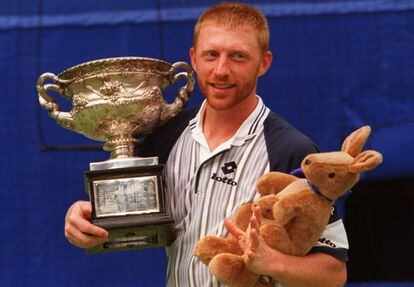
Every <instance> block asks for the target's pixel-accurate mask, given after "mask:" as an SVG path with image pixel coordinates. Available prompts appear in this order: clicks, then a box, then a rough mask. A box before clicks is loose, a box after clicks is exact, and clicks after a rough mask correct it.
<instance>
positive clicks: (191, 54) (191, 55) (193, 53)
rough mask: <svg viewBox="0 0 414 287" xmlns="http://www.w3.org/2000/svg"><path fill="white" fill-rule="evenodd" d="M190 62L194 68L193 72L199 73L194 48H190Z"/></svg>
mask: <svg viewBox="0 0 414 287" xmlns="http://www.w3.org/2000/svg"><path fill="white" fill-rule="evenodd" d="M190 60H191V66H193V70H194V71H195V72H196V73H197V64H196V50H195V48H194V47H191V48H190Z"/></svg>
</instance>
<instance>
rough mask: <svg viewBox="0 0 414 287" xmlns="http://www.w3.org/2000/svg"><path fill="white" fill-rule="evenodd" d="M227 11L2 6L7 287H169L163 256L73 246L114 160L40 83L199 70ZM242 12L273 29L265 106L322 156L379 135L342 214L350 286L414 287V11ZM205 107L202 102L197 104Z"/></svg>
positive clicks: (311, 5)
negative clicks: (213, 17)
mask: <svg viewBox="0 0 414 287" xmlns="http://www.w3.org/2000/svg"><path fill="white" fill-rule="evenodd" d="M217 2H218V1H209V0H192V1H190V0H157V1H144V0H135V1H131V0H72V1H60V0H30V1H29V0H23V1H14V0H1V1H0V99H1V104H0V122H1V123H2V125H1V127H0V138H1V153H0V162H1V167H0V212H1V216H0V238H1V243H0V286H68V287H69V286H76V287H80V286H100V287H106V286H125V287H127V286H165V276H166V274H165V270H166V262H167V259H166V255H165V252H164V250H163V249H151V250H138V251H128V252H119V253H111V254H99V255H87V254H86V253H85V252H84V251H83V250H81V249H77V248H75V247H73V246H71V245H70V244H69V243H68V242H67V241H66V239H65V237H64V234H63V226H64V215H65V213H66V210H67V208H68V207H69V206H70V204H72V203H73V202H74V201H75V200H79V199H87V196H86V194H85V192H84V187H83V171H85V170H87V169H88V165H89V162H96V161H101V160H105V159H107V158H108V154H107V153H106V152H103V151H101V150H100V145H99V143H96V142H93V141H91V140H89V139H86V138H84V137H83V136H81V135H79V134H76V133H74V132H71V131H67V130H64V129H63V128H61V127H60V126H58V125H57V124H56V123H55V122H54V121H53V120H52V119H50V118H49V117H48V116H47V112H46V111H45V110H42V109H41V108H40V106H39V104H38V99H37V93H36V89H35V84H36V81H37V78H38V77H39V75H40V74H42V73H44V72H53V73H55V74H59V73H60V72H62V71H63V70H65V69H67V68H70V67H72V66H74V65H77V64H79V63H81V62H85V61H89V60H95V59H99V58H107V57H121V56H145V57H153V58H159V59H163V60H165V61H168V62H170V63H173V62H176V61H186V62H189V57H188V49H189V47H190V46H191V43H192V34H193V26H194V24H195V21H196V19H197V17H198V16H199V15H200V14H201V12H202V11H203V10H204V9H205V8H206V7H208V6H210V5H212V4H214V3H217ZM244 2H247V3H251V4H253V5H254V6H255V7H257V8H259V9H261V10H262V11H263V12H264V14H265V15H267V16H268V20H269V24H270V30H271V50H272V52H273V54H274V55H275V60H274V62H273V65H272V68H271V69H270V71H269V72H268V73H267V74H266V75H265V76H264V77H263V78H262V79H261V80H260V85H259V89H258V94H259V95H260V96H261V97H262V98H263V99H264V101H265V103H266V104H267V105H268V106H269V107H271V108H272V109H273V111H275V112H277V113H279V114H281V115H282V116H283V117H285V118H286V119H288V120H289V121H290V122H291V123H292V124H293V125H295V126H296V127H297V128H298V129H300V130H302V131H303V132H304V133H305V134H307V135H308V136H310V137H311V138H312V139H313V140H314V141H315V142H316V143H317V144H318V146H319V147H320V149H321V150H322V151H331V150H338V149H339V147H340V145H341V143H342V141H343V139H344V138H345V137H346V136H347V135H348V134H349V133H350V132H351V131H352V130H354V129H356V128H358V127H360V126H362V125H366V124H369V125H371V126H372V129H373V130H372V135H371V137H370V140H369V142H368V143H367V147H366V148H367V149H376V150H378V151H380V152H381V153H382V154H383V156H384V163H383V164H382V165H381V166H380V167H378V168H377V169H376V170H375V171H373V172H370V173H368V174H366V176H364V177H363V178H362V180H361V182H360V183H359V184H358V185H357V186H356V187H355V188H354V190H353V192H352V194H351V195H350V196H349V198H348V199H347V200H346V201H345V202H344V204H343V205H342V210H341V212H342V214H343V216H344V220H345V224H346V227H347V230H348V236H349V241H350V248H351V249H350V262H349V264H348V270H349V280H348V281H349V283H348V285H347V286H354V287H356V286H358V287H362V286H364V287H365V286H414V276H413V272H412V270H411V269H412V262H411V260H409V259H412V258H414V252H413V250H414V248H413V242H414V231H413V229H414V224H413V223H414V213H413V212H412V210H413V207H414V206H413V205H414V198H413V197H414V196H413V194H414V190H413V189H414V164H413V163H414V152H413V150H412V148H413V146H414V1H412V0H399V1H391V0H348V1H346V0H343V1H329V0H320V1H305V0H302V1H299V0H290V1H288V0H279V1H244ZM176 89H177V87H176V86H173V87H171V88H170V89H169V91H168V97H169V98H171V97H172V96H174V95H175V91H176ZM201 101H202V95H201V94H200V92H199V91H198V90H196V91H195V92H194V94H193V96H192V99H191V102H190V104H189V105H190V106H195V105H198V104H199V103H201ZM59 102H60V103H61V105H62V109H63V110H66V111H68V110H70V107H71V104H70V103H69V102H68V101H66V100H64V99H61V100H60V99H59ZM183 272H185V270H183Z"/></svg>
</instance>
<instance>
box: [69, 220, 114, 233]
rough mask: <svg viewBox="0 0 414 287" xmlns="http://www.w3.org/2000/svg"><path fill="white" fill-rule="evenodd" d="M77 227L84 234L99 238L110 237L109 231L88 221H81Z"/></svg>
mask: <svg viewBox="0 0 414 287" xmlns="http://www.w3.org/2000/svg"><path fill="white" fill-rule="evenodd" d="M76 227H77V228H78V229H79V230H80V231H81V232H82V233H84V234H88V235H92V236H97V237H108V235H109V234H108V231H106V230H105V229H103V228H100V227H99V226H96V225H93V224H92V223H90V222H89V221H87V220H79V221H78V222H76Z"/></svg>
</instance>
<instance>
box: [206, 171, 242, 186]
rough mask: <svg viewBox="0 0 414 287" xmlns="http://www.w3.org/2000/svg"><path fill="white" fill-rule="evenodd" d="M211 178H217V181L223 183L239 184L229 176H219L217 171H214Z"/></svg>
mask: <svg viewBox="0 0 414 287" xmlns="http://www.w3.org/2000/svg"><path fill="white" fill-rule="evenodd" d="M211 179H212V180H215V181H217V182H222V183H226V184H229V185H231V186H236V185H237V182H235V181H233V179H231V178H227V177H220V176H217V173H213V175H212V176H211Z"/></svg>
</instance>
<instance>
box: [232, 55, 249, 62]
mask: <svg viewBox="0 0 414 287" xmlns="http://www.w3.org/2000/svg"><path fill="white" fill-rule="evenodd" d="M233 58H234V59H236V60H238V61H243V60H245V59H246V58H247V57H246V55H244V54H241V53H236V54H234V55H233Z"/></svg>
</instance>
